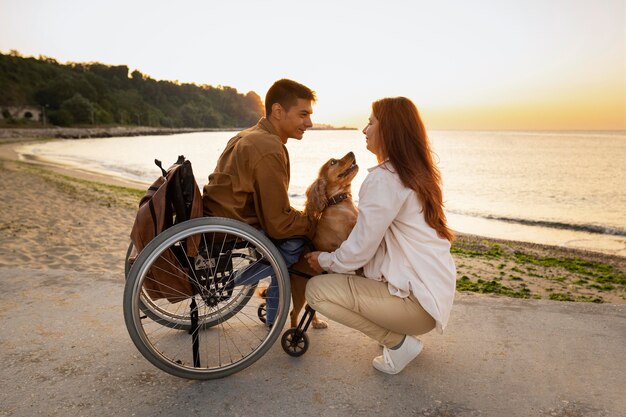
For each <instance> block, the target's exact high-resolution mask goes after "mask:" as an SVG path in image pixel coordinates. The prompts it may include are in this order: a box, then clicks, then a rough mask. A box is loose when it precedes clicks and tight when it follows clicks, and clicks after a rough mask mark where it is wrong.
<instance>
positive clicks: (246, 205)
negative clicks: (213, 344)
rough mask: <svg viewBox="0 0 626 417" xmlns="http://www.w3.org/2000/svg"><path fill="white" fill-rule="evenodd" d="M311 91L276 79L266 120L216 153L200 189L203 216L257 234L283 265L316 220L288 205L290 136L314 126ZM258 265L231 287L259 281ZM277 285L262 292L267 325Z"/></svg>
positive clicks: (296, 251)
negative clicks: (233, 222)
mask: <svg viewBox="0 0 626 417" xmlns="http://www.w3.org/2000/svg"><path fill="white" fill-rule="evenodd" d="M315 100H316V96H315V92H314V91H312V90H311V89H309V88H308V87H306V86H304V85H302V84H299V83H297V82H295V81H292V80H288V79H281V80H278V81H276V82H275V83H274V84H273V85H272V86H271V87H270V89H269V90H268V91H267V94H266V96H265V117H263V118H261V120H259V122H258V123H257V124H256V125H255V126H253V127H251V128H249V129H246V130H244V131H242V132H239V133H238V134H237V135H236V136H235V137H233V138H232V139H231V140H230V141H229V142H228V144H227V145H226V148H225V149H224V151H223V152H222V154H221V155H220V157H219V159H218V161H217V165H216V167H215V170H214V171H213V173H212V174H211V175H209V182H208V184H207V185H205V186H204V189H203V193H202V194H203V196H202V199H203V207H204V215H205V216H219V217H227V218H231V219H235V220H239V221H242V222H244V223H247V224H249V225H251V226H254V227H256V228H258V229H260V230H262V231H263V232H264V233H265V234H266V235H267V236H268V237H269V238H270V239H272V240H273V242H274V243H275V244H276V247H277V248H278V250H279V251H280V253H281V255H282V256H283V258H284V260H285V263H286V264H287V267H290V266H291V265H293V264H294V263H296V262H297V261H298V259H299V258H300V255H301V254H302V251H303V250H304V246H305V244H306V242H307V238H308V239H311V238H312V237H313V235H314V232H315V226H316V220H315V219H313V218H310V217H308V216H307V215H306V214H305V213H303V212H301V211H298V210H296V209H294V208H293V207H291V203H290V201H289V194H288V188H289V179H290V166H289V153H288V151H287V148H286V147H285V144H286V143H287V140H288V139H289V138H294V139H298V140H300V139H302V137H303V135H304V132H305V131H306V130H307V129H308V128H310V127H312V126H313V124H312V122H311V114H312V113H313V109H312V104H313V103H315ZM264 269H268V270H269V267H267V266H264V265H263V264H257V265H255V266H253V267H251V268H248V269H247V270H246V271H245V273H243V274H241V276H237V277H236V279H235V285H241V284H251V283H253V282H257V281H258V280H260V279H261V278H264V277H265V276H267V275H268V274H267V273H265V274H264V272H263V271H264ZM277 292H278V287H277V285H276V279H275V277H274V276H272V279H271V282H270V285H269V287H268V288H267V292H266V302H267V316H266V324H267V325H268V326H271V325H272V324H273V323H274V319H275V315H276V309H277V296H278V294H277Z"/></svg>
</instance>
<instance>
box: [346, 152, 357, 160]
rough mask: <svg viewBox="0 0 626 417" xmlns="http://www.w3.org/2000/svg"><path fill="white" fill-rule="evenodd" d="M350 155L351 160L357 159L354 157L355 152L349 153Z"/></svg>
mask: <svg viewBox="0 0 626 417" xmlns="http://www.w3.org/2000/svg"><path fill="white" fill-rule="evenodd" d="M348 155H350V157H351V158H353V159H356V158H355V157H354V152H349V153H348Z"/></svg>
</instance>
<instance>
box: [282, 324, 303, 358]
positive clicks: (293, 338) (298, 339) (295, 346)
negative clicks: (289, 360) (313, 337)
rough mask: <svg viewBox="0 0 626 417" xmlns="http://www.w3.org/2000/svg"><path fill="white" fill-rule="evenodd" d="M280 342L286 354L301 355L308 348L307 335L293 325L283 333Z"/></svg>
mask: <svg viewBox="0 0 626 417" xmlns="http://www.w3.org/2000/svg"><path fill="white" fill-rule="evenodd" d="M280 344H281V345H282V347H283V350H284V351H285V353H287V355H289V356H294V357H298V356H302V355H304V354H305V353H306V351H307V350H308V349H309V336H307V335H306V333H304V332H303V331H301V330H298V329H296V328H295V327H294V328H291V329H289V330H287V331H286V332H285V333H283V337H282V339H281V340H280Z"/></svg>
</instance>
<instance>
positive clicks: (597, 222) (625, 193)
mask: <svg viewBox="0 0 626 417" xmlns="http://www.w3.org/2000/svg"><path fill="white" fill-rule="evenodd" d="M234 133H235V132H228V131H225V132H201V133H188V134H179V135H171V136H139V137H127V138H103V139H82V140H59V141H53V142H47V143H38V144H32V145H26V146H23V147H21V148H19V149H18V152H19V153H20V154H22V155H24V156H26V155H30V156H34V157H36V158H40V159H44V160H48V161H53V162H56V163H61V164H65V165H69V166H71V167H74V168H78V169H81V170H86V171H93V172H99V173H103V174H106V175H110V176H118V177H122V178H125V179H131V180H134V181H140V182H143V183H145V184H149V183H151V182H152V181H153V180H154V179H155V178H156V177H157V176H158V175H159V169H158V168H157V167H156V166H155V165H154V159H155V158H157V159H160V160H162V161H163V162H164V166H169V165H170V164H171V163H172V162H174V161H175V160H176V157H177V155H185V156H186V157H187V158H188V159H190V160H191V161H192V163H193V167H194V172H195V175H196V178H197V180H198V183H199V185H200V186H202V185H204V184H205V183H206V182H207V179H208V175H209V173H210V172H211V171H212V170H213V168H214V167H215V163H216V161H217V158H218V156H219V155H220V153H221V151H222V150H223V149H224V146H225V144H226V142H227V141H228V140H229V139H230V138H231V137H232V136H233V135H234ZM429 134H430V139H431V142H432V146H433V151H434V153H435V159H436V161H438V166H439V168H440V170H441V173H442V178H443V191H444V200H445V208H446V213H447V215H448V219H449V223H450V225H451V226H452V228H453V229H455V230H458V231H460V232H465V233H472V234H478V235H484V236H489V237H496V238H502V239H511V240H521V241H530V242H536V243H544V244H552V245H560V246H566V247H574V248H583V249H589V250H595V251H600V252H604V253H610V254H617V255H621V256H626V132H491V131H490V132H479V131H470V132H468V131H431V132H430V133H429ZM287 148H288V149H289V152H290V157H291V186H290V189H289V193H290V197H291V200H292V203H293V205H294V206H296V207H301V206H302V205H303V203H304V198H305V197H304V192H305V190H306V188H307V187H308V185H309V184H310V183H311V182H313V180H314V179H315V177H316V175H317V171H318V170H319V167H320V166H321V165H322V164H323V163H324V162H325V161H326V160H328V159H329V158H331V157H334V158H339V157H341V156H343V155H345V154H346V153H347V152H349V151H353V152H354V153H355V155H356V158H357V163H358V164H359V166H360V168H361V169H360V171H359V174H358V175H357V177H356V178H355V180H354V183H353V194H355V196H356V195H357V194H358V189H359V187H360V184H361V183H362V182H363V179H364V178H365V176H366V175H367V169H366V168H368V167H371V166H374V165H376V160H375V158H374V156H373V155H372V154H371V153H369V152H368V151H367V150H366V149H365V139H364V136H363V134H362V133H361V132H360V131H358V130H331V131H320V130H317V131H309V132H307V133H306V134H305V136H304V139H303V140H301V141H297V140H294V139H290V140H289V142H288V143H287Z"/></svg>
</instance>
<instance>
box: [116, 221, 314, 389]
mask: <svg viewBox="0 0 626 417" xmlns="http://www.w3.org/2000/svg"><path fill="white" fill-rule="evenodd" d="M191 236H196V237H198V238H199V239H196V241H199V242H200V243H199V244H198V247H196V248H194V249H195V251H192V252H194V253H195V252H197V253H198V255H197V256H195V257H193V258H191V257H188V256H187V255H186V253H187V250H186V249H187V248H185V247H184V245H185V244H186V242H190V241H193V240H194V239H188V238H189V237H191ZM168 251H171V252H172V253H175V254H176V257H174V258H172V257H170V259H176V262H177V264H176V265H171V266H172V267H174V268H175V270H176V271H177V272H179V273H180V274H178V275H184V277H185V278H184V279H187V280H189V282H191V283H192V286H193V288H194V290H193V294H191V295H190V294H177V295H176V297H178V298H180V301H179V302H175V303H171V302H170V301H168V300H167V299H158V298H157V299H154V298H152V297H151V296H150V294H149V293H148V291H146V290H145V288H144V283H145V282H147V280H151V279H154V278H152V275H151V273H150V272H151V270H152V268H158V265H157V264H156V263H157V260H159V261H160V262H162V261H163V259H164V258H165V257H164V255H163V254H165V253H166V252H168ZM131 253H132V243H131V245H130V246H129V248H128V251H127V254H126V263H125V273H126V284H125V288H124V299H123V309H124V321H125V323H126V328H127V330H128V333H129V335H130V337H131V339H132V341H133V343H134V344H135V346H136V347H137V349H138V350H139V352H140V353H141V354H142V355H143V356H144V357H145V358H146V359H147V360H148V361H150V362H151V363H152V364H153V365H155V366H156V367H158V368H159V369H161V370H163V371H165V372H167V373H169V374H172V375H175V376H178V377H181V378H188V379H215V378H222V377H225V376H227V375H231V374H233V373H235V372H239V371H241V370H243V369H245V368H247V367H248V366H250V365H252V364H253V363H254V362H256V361H257V360H258V359H259V358H261V357H262V356H263V355H264V354H265V353H266V352H267V351H268V350H269V348H270V347H271V346H272V345H273V343H274V342H275V341H276V340H277V339H278V337H279V336H280V333H281V332H282V329H283V327H284V325H285V322H286V320H287V316H288V313H289V307H290V303H291V288H290V280H289V271H288V269H287V267H286V265H285V262H284V260H283V258H282V256H281V255H280V252H279V251H278V249H277V248H276V246H275V245H274V244H273V243H272V242H271V240H270V239H269V238H268V237H267V236H265V235H263V234H262V233H261V232H260V231H259V230H257V229H255V228H253V227H252V226H249V225H247V224H245V223H242V222H239V221H236V220H232V219H226V218H220V217H202V218H197V219H192V220H189V221H186V222H182V223H180V224H177V225H175V226H172V227H171V228H169V229H167V230H165V231H164V232H163V233H161V234H159V235H158V236H156V237H155V238H154V239H153V240H152V241H151V242H150V243H149V244H148V245H146V247H145V248H144V249H143V250H142V251H141V253H140V254H138V256H137V257H136V258H135V259H134V261H132V262H131V260H130V257H131ZM181 253H182V254H183V255H181ZM161 257H163V259H160V258H161ZM169 263H170V264H172V262H171V261H169ZM257 264H259V265H261V267H260V268H257V269H260V270H261V271H262V272H260V273H259V277H258V278H259V279H258V281H257V280H256V277H253V278H254V279H253V280H250V279H246V282H250V281H253V282H250V283H247V284H237V283H235V280H236V279H237V277H240V276H242V274H243V273H244V272H245V271H246V270H248V268H250V267H251V266H253V265H257ZM183 272H184V274H183ZM272 275H273V276H274V277H275V283H276V286H277V289H278V295H277V297H278V300H276V301H277V303H276V304H277V311H276V319H275V321H274V324H273V326H271V327H269V328H268V327H267V326H266V325H265V314H266V306H265V305H264V300H263V299H262V298H260V297H254V296H253V295H254V293H255V292H256V290H257V289H258V288H263V287H265V286H269V284H270V282H271V276H272ZM181 279H182V278H181ZM170 288H171V287H170ZM155 298H156V297H155ZM312 317H313V310H312V309H311V308H310V307H308V306H307V309H306V312H305V315H304V316H303V318H302V319H301V321H300V324H299V326H298V327H297V328H293V329H289V330H287V331H286V332H285V333H284V334H283V336H282V338H281V346H282V348H283V350H284V351H285V352H286V353H288V354H289V355H291V356H301V355H302V354H304V353H305V352H306V351H307V349H308V345H309V341H308V337H307V335H306V333H305V332H306V330H307V329H308V327H309V324H310V322H311V319H312Z"/></svg>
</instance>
